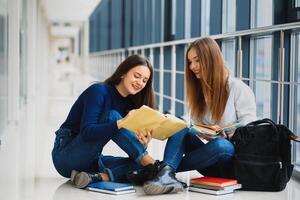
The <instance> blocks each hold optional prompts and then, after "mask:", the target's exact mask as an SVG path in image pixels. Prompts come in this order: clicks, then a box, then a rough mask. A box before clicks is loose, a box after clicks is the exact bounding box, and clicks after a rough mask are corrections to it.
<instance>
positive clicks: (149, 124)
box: [120, 105, 188, 140]
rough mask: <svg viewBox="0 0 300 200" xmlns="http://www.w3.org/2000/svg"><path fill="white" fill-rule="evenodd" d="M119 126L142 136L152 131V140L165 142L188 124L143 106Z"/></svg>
mask: <svg viewBox="0 0 300 200" xmlns="http://www.w3.org/2000/svg"><path fill="white" fill-rule="evenodd" d="M120 126H121V127H122V128H126V129H128V130H131V131H133V132H137V131H140V132H142V133H143V134H144V135H146V134H147V130H148V131H150V130H153V132H152V137H153V138H155V139H158V140H165V139H166V138H168V137H170V136H172V135H173V134H175V133H176V132H178V131H180V130H181V129H183V128H186V127H188V124H187V123H186V122H185V121H183V120H181V119H179V118H177V117H175V116H172V115H169V114H167V115H165V114H163V113H161V112H159V111H157V110H154V109H152V108H150V107H148V106H145V105H144V106H142V107H140V108H139V109H137V110H136V111H135V112H133V113H132V114H131V115H129V116H127V117H125V118H124V119H123V120H122V122H121V123H120Z"/></svg>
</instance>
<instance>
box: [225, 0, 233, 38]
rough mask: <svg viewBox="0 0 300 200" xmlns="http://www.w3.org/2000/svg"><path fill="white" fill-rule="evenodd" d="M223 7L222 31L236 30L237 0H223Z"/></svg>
mask: <svg viewBox="0 0 300 200" xmlns="http://www.w3.org/2000/svg"><path fill="white" fill-rule="evenodd" d="M222 7H223V8H222V12H223V15H222V21H223V22H222V32H223V33H226V32H234V31H235V30H236V0H223V5H222Z"/></svg>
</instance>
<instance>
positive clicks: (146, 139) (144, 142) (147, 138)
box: [136, 130, 153, 148]
mask: <svg viewBox="0 0 300 200" xmlns="http://www.w3.org/2000/svg"><path fill="white" fill-rule="evenodd" d="M152 133H153V130H150V131H148V130H147V132H146V135H144V134H143V133H142V132H140V131H138V132H136V137H137V139H138V140H139V141H140V143H141V144H142V145H144V147H145V148H147V147H148V144H149V142H150V141H151V139H152Z"/></svg>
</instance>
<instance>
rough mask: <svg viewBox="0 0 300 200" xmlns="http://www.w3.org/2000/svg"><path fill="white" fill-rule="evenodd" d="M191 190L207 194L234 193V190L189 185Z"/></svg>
mask: <svg viewBox="0 0 300 200" xmlns="http://www.w3.org/2000/svg"><path fill="white" fill-rule="evenodd" d="M189 191H192V192H200V193H205V194H213V195H222V194H229V193H233V191H234V190H211V189H205V188H198V187H189Z"/></svg>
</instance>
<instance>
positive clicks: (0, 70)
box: [0, 0, 8, 135]
mask: <svg viewBox="0 0 300 200" xmlns="http://www.w3.org/2000/svg"><path fill="white" fill-rule="evenodd" d="M7 21H8V20H7V0H0V85H1V86H0V135H1V133H2V132H3V129H4V126H5V124H6V121H7V97H8V96H7V95H8V94H7V87H8V86H7V85H8V73H7V40H8V38H7V27H8V26H7Z"/></svg>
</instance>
